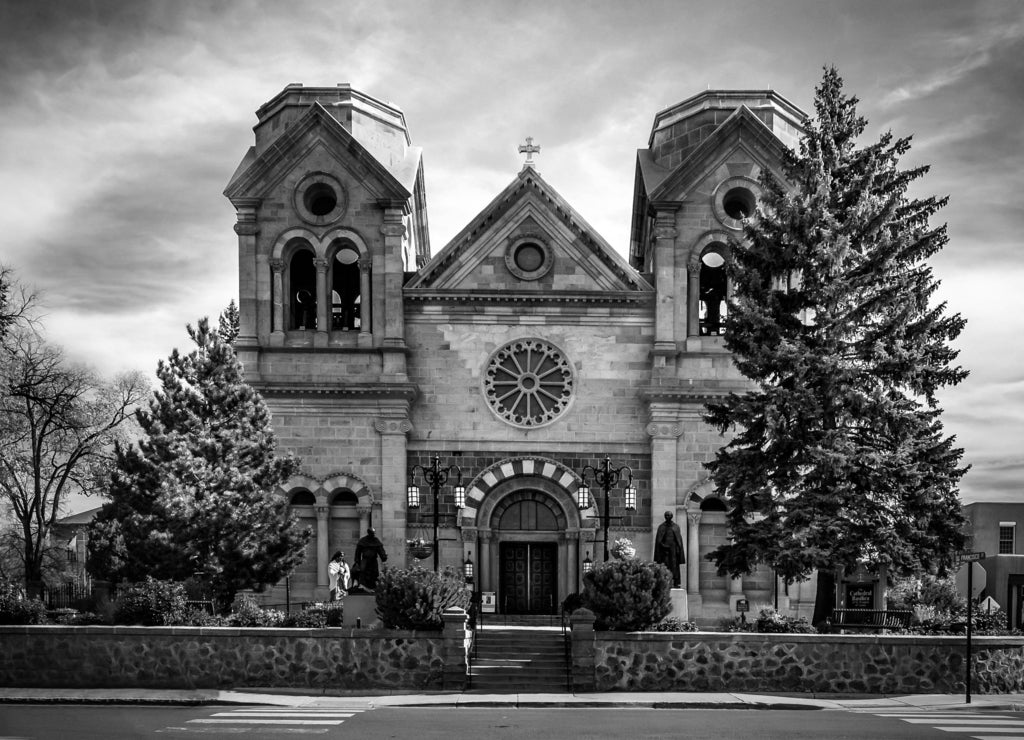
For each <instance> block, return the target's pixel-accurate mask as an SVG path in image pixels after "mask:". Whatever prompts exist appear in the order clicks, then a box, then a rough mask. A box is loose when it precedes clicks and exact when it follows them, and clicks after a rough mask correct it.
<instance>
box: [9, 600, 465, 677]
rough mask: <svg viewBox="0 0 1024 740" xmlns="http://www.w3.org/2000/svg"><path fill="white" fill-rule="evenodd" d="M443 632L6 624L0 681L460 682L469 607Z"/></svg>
mask: <svg viewBox="0 0 1024 740" xmlns="http://www.w3.org/2000/svg"><path fill="white" fill-rule="evenodd" d="M458 611H459V612H460V614H452V615H449V614H446V615H445V629H444V631H443V632H410V631H403V630H369V629H348V628H327V629H263V628H260V629H257V628H231V627H64V626H49V625H47V626H24V627H22V626H16V627H0V656H3V659H2V660H0V686H5V687H22V688H37V687H47V688H74V687H89V688H124V687H139V688H160V689H198V688H210V689H215V688H221V689H225V688H231V687H243V686H252V687H311V688H327V687H330V688H341V689H358V688H368V687H372V688H390V689H417V690H422V689H461V688H463V685H464V682H465V673H466V654H465V635H466V631H465V613H464V612H462V610H458Z"/></svg>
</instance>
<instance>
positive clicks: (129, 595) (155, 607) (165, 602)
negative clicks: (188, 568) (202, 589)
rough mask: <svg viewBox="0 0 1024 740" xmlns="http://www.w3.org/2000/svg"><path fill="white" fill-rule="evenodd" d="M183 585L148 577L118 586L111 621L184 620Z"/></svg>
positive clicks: (151, 622) (161, 622) (150, 622)
mask: <svg viewBox="0 0 1024 740" xmlns="http://www.w3.org/2000/svg"><path fill="white" fill-rule="evenodd" d="M185 612H186V605H185V587H184V586H183V585H182V584H181V583H178V582H176V581H158V580H156V579H154V578H152V577H149V578H146V580H145V581H143V582H142V583H136V584H134V585H130V586H126V587H122V588H121V589H120V590H119V592H118V595H117V603H116V605H115V607H114V623H115V624H142V625H158V626H159V625H171V624H183V623H184V621H185Z"/></svg>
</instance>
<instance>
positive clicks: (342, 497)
mask: <svg viewBox="0 0 1024 740" xmlns="http://www.w3.org/2000/svg"><path fill="white" fill-rule="evenodd" d="M358 503H359V497H358V496H356V495H355V494H354V493H352V491H349V490H347V489H344V488H343V489H341V490H339V491H338V492H337V493H335V494H334V495H333V496H332V497H331V506H355V505H356V504H358Z"/></svg>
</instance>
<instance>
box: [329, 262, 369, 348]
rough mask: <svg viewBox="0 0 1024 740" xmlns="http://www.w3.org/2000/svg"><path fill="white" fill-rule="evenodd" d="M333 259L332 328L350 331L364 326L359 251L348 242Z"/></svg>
mask: <svg viewBox="0 0 1024 740" xmlns="http://www.w3.org/2000/svg"><path fill="white" fill-rule="evenodd" d="M341 244H342V246H341V248H340V249H338V251H337V252H335V254H334V259H333V260H332V261H331V329H333V330H340V331H349V330H351V329H360V328H361V327H362V316H361V315H360V307H361V305H362V296H361V295H360V290H361V286H360V275H359V252H358V251H357V250H356V248H355V247H354V246H352V245H351V244H350V243H348V242H342V243H341Z"/></svg>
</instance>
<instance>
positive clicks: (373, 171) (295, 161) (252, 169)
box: [224, 102, 421, 200]
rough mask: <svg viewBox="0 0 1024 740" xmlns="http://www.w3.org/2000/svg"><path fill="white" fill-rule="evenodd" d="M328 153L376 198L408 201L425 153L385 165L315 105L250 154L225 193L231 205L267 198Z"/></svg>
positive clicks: (414, 152)
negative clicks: (311, 160)
mask: <svg viewBox="0 0 1024 740" xmlns="http://www.w3.org/2000/svg"><path fill="white" fill-rule="evenodd" d="M318 150H323V151H324V152H326V153H328V154H329V155H330V156H331V157H332V158H333V159H334V160H335V161H337V162H338V165H339V167H341V168H343V169H345V170H347V171H349V172H350V173H351V174H352V176H353V180H355V181H358V182H359V183H360V184H361V185H362V186H363V187H365V188H366V189H367V190H368V191H369V192H370V193H371V194H372V195H373V196H374V197H376V198H387V199H398V200H406V199H408V198H409V197H410V196H411V195H412V192H413V190H414V188H415V183H416V177H417V174H418V171H419V167H420V154H421V150H420V149H419V148H418V147H410V148H409V150H408V152H407V153H406V156H405V158H404V159H403V160H401V161H396V162H388V163H387V164H384V163H382V162H380V161H379V160H378V159H377V158H376V157H374V156H373V154H371V153H370V151H369V150H368V149H367V148H366V147H364V146H363V145H362V144H361V143H360V142H359V140H358V139H356V138H355V137H354V136H352V134H350V133H349V132H348V130H346V129H345V127H344V126H342V125H341V123H339V122H338V121H337V120H336V119H335V118H334V117H333V116H331V114H330V113H328V112H327V110H326V109H324V107H323V106H322V105H320V103H318V102H314V103H313V104H311V105H310V106H309V109H308V110H307V111H306V113H304V114H303V115H302V116H301V117H300V118H299V119H298V120H296V121H295V122H294V123H292V124H291V125H290V126H289V127H288V128H287V129H286V130H285V132H284V133H282V134H281V135H280V136H279V137H278V138H277V139H275V140H274V142H273V144H271V146H269V147H268V148H267V149H266V150H265V151H263V152H262V153H260V154H257V153H256V150H255V149H253V148H250V150H249V151H248V152H247V153H246V155H245V157H244V158H243V159H242V162H241V164H240V165H239V166H238V169H237V170H236V171H235V174H234V175H233V176H232V178H231V182H230V183H228V186H227V188H225V190H224V195H226V196H227V197H228V198H229V199H231V200H236V199H242V198H262V197H265V196H266V195H267V194H268V193H270V192H271V191H272V190H273V189H274V188H275V187H276V186H277V185H278V184H279V183H280V181H281V180H282V179H284V178H285V177H286V176H287V175H288V173H290V172H291V171H293V170H294V169H295V168H296V167H297V166H299V165H300V164H301V162H302V161H303V160H304V159H306V158H307V157H309V156H311V155H312V154H313V153H314V152H317V151H318Z"/></svg>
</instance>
